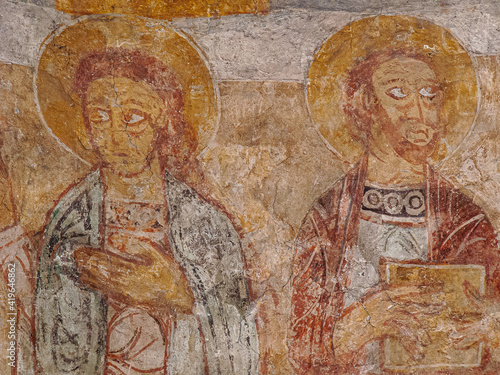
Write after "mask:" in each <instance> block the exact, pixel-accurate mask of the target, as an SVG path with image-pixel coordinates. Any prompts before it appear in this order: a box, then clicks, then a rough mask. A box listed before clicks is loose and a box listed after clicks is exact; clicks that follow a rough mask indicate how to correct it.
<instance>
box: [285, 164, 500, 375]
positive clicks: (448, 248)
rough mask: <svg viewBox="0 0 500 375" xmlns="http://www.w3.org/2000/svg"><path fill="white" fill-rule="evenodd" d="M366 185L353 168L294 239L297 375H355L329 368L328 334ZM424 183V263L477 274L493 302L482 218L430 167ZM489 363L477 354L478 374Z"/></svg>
mask: <svg viewBox="0 0 500 375" xmlns="http://www.w3.org/2000/svg"><path fill="white" fill-rule="evenodd" d="M365 180H366V163H360V164H358V165H357V166H356V167H354V168H353V169H352V170H350V171H349V172H348V173H347V175H346V176H345V177H344V178H343V179H342V180H340V181H339V182H337V183H336V184H335V185H334V186H333V188H332V189H330V190H329V191H328V192H327V193H326V194H324V195H323V196H322V197H321V198H319V199H318V200H317V201H316V203H315V204H314V205H313V207H312V208H311V210H310V211H309V213H308V214H307V216H306V217H305V219H304V221H303V223H302V226H301V229H300V232H299V235H298V237H297V241H296V252H295V258H294V264H293V276H294V278H293V292H292V306H291V318H290V319H291V321H290V330H289V356H290V359H291V361H292V364H293V365H294V366H295V368H296V371H297V374H349V375H354V374H356V373H359V368H358V367H356V366H354V364H353V363H345V362H344V363H340V361H337V360H336V358H335V353H334V349H333V331H334V330H335V324H336V321H337V320H338V319H339V318H340V317H341V315H342V310H343V299H344V298H343V297H344V293H343V292H342V289H343V286H345V282H346V281H345V279H346V274H347V272H346V271H347V266H346V259H345V253H346V249H349V248H352V247H353V246H355V245H356V242H357V238H358V228H359V222H360V208H361V204H362V197H363V189H364V184H365ZM425 183H426V186H425V195H426V197H425V198H426V200H425V202H426V223H427V227H428V233H429V236H428V238H429V244H428V249H429V251H428V261H429V262H435V263H441V264H442V263H445V264H475V265H482V266H484V267H485V269H486V294H487V295H494V296H496V297H498V296H499V295H500V256H499V255H500V253H499V249H498V244H497V241H496V238H495V231H494V229H493V227H492V226H491V224H490V222H489V220H488V218H487V217H486V215H485V214H484V212H483V211H482V210H481V208H479V207H478V206H477V205H476V204H474V203H473V202H472V200H471V199H470V198H468V197H467V196H465V195H464V194H462V193H460V192H458V191H457V190H456V189H454V188H453V187H452V186H451V185H450V183H449V182H447V181H445V180H444V179H443V178H442V177H440V176H439V175H438V174H437V173H436V172H434V171H433V170H432V168H430V167H427V168H426V176H425ZM489 357H490V355H489V353H488V352H487V351H486V350H483V360H482V369H481V370H480V371H479V372H478V373H482V374H484V373H485V372H484V366H486V364H487V363H488V361H489ZM446 373H449V372H446Z"/></svg>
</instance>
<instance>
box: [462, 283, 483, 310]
mask: <svg viewBox="0 0 500 375" xmlns="http://www.w3.org/2000/svg"><path fill="white" fill-rule="evenodd" d="M463 287H464V293H465V296H466V297H467V299H468V301H469V302H470V303H471V304H472V305H473V306H474V308H475V309H477V310H479V311H483V310H484V307H485V302H484V299H483V297H482V296H481V295H480V294H479V291H478V289H477V288H475V287H473V286H472V284H471V283H470V282H469V281H468V280H465V281H464V284H463Z"/></svg>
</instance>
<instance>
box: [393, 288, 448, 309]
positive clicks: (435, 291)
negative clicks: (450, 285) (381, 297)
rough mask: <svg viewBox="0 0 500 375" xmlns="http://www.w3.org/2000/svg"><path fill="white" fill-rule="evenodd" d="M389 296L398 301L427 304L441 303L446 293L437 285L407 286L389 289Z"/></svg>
mask: <svg viewBox="0 0 500 375" xmlns="http://www.w3.org/2000/svg"><path fill="white" fill-rule="evenodd" d="M387 294H388V297H389V298H390V299H391V300H393V301H395V302H398V303H400V304H401V303H403V304H406V303H420V304H425V305H431V304H436V305H437V304H441V303H442V301H443V300H444V293H443V291H442V289H441V288H439V287H435V286H405V287H400V288H394V289H389V290H388V291H387Z"/></svg>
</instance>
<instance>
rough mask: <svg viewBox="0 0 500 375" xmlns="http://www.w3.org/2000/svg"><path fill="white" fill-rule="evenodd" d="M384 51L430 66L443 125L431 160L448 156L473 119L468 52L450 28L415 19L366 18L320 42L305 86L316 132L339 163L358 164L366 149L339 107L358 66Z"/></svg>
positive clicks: (475, 99)
mask: <svg viewBox="0 0 500 375" xmlns="http://www.w3.org/2000/svg"><path fill="white" fill-rule="evenodd" d="M384 50H402V51H408V50H410V51H414V52H418V53H419V54H421V55H426V56H428V58H429V60H430V61H431V62H432V66H433V68H434V70H435V73H436V75H437V76H438V79H439V81H440V82H442V84H443V106H442V108H441V121H442V122H443V124H444V125H445V129H446V130H445V137H444V139H443V140H442V142H441V143H440V144H438V145H437V146H436V149H435V152H434V154H433V155H432V157H431V160H432V161H433V162H434V163H436V162H438V161H440V160H442V159H444V158H445V157H448V156H449V155H451V153H452V152H453V151H454V150H455V149H456V148H457V147H458V145H459V144H460V143H461V142H462V140H463V139H464V138H465V136H466V135H467V133H468V132H469V131H470V129H471V126H472V124H473V122H474V119H475V116H476V112H477V107H478V102H479V92H478V89H477V87H478V85H477V76H476V71H475V69H474V64H473V62H472V60H471V58H470V56H469V55H468V53H467V51H466V50H465V49H464V48H463V47H462V46H461V45H460V43H459V42H458V41H457V40H456V38H455V37H453V36H452V35H451V34H450V32H449V31H448V30H446V29H444V28H443V27H441V26H438V25H436V24H433V23H432V22H429V21H426V20H423V19H419V18H415V17H409V16H376V17H369V18H364V19H361V20H358V21H354V22H352V23H350V24H349V25H347V26H345V27H344V28H343V29H342V30H340V31H339V32H337V33H336V34H334V35H333V36H332V37H330V38H329V39H328V40H327V41H326V42H324V43H323V45H322V46H321V47H320V49H319V50H318V51H317V52H316V53H315V55H314V58H313V61H312V64H311V67H310V69H309V74H308V78H307V87H306V93H307V94H306V95H307V104H308V109H309V113H310V115H311V118H312V120H313V122H314V124H315V125H316V127H317V129H318V131H319V133H320V134H321V136H322V137H323V139H324V141H325V143H326V144H327V146H328V147H329V148H330V149H331V150H332V151H333V152H334V153H335V154H337V156H338V157H340V158H341V159H342V160H345V161H348V162H350V163H353V162H355V161H357V160H359V158H360V157H361V155H362V154H363V153H364V152H365V148H364V146H363V145H362V144H361V143H360V142H358V141H356V140H355V139H353V137H352V133H351V130H350V126H351V125H350V124H349V120H348V119H347V117H346V115H345V113H344V109H343V104H344V103H343V86H344V84H345V80H346V78H347V76H348V74H349V72H350V70H351V69H352V68H353V67H354V66H355V65H356V64H358V63H360V62H362V61H363V60H364V59H365V58H367V57H368V56H369V55H370V54H371V53H374V52H378V51H384Z"/></svg>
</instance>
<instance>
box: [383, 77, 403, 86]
mask: <svg viewBox="0 0 500 375" xmlns="http://www.w3.org/2000/svg"><path fill="white" fill-rule="evenodd" d="M393 82H405V83H408V81H407V80H406V79H404V78H393V79H390V80H388V81H384V83H383V85H388V84H390V83H393Z"/></svg>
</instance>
